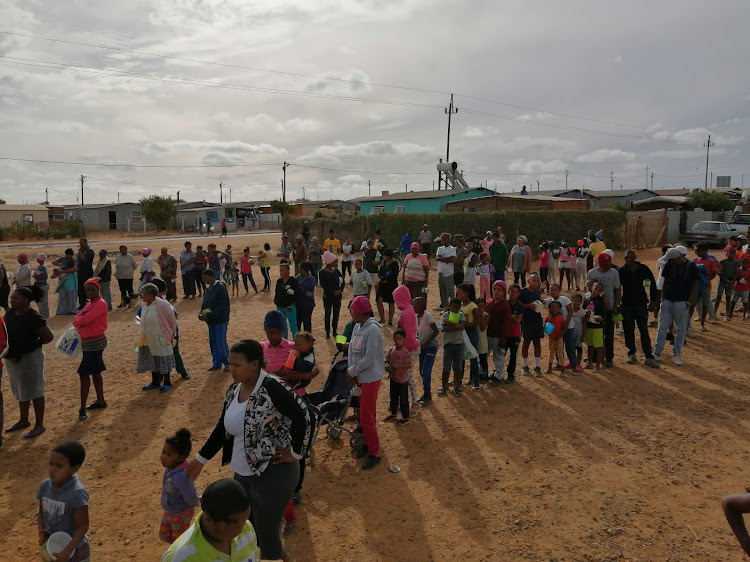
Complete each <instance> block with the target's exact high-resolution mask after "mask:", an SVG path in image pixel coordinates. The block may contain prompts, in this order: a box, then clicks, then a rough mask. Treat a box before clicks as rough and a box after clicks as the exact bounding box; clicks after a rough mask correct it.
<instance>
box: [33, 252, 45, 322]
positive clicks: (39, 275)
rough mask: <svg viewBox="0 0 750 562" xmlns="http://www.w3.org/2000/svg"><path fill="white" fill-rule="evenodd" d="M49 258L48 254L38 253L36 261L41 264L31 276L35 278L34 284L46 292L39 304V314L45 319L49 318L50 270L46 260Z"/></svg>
mask: <svg viewBox="0 0 750 562" xmlns="http://www.w3.org/2000/svg"><path fill="white" fill-rule="evenodd" d="M46 260H47V254H37V256H36V262H37V263H38V264H39V265H38V266H37V268H36V269H35V270H34V271H33V272H32V274H31V276H32V279H33V280H34V285H36V286H37V287H39V288H40V289H41V290H42V292H43V293H44V297H42V298H41V299H40V300H39V301H37V303H36V304H37V306H38V307H39V315H40V316H41V317H42V318H44V319H45V320H46V319H48V318H49V283H48V281H47V280H48V279H49V272H48V271H47V266H46V265H44V262H45V261H46Z"/></svg>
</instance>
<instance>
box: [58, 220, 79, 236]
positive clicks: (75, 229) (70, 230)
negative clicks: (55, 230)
mask: <svg viewBox="0 0 750 562" xmlns="http://www.w3.org/2000/svg"><path fill="white" fill-rule="evenodd" d="M63 231H64V232H65V235H66V236H70V237H71V238H80V237H81V236H83V223H81V222H79V221H65V226H63ZM63 238H64V237H63Z"/></svg>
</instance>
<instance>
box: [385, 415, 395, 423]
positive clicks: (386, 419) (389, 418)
mask: <svg viewBox="0 0 750 562" xmlns="http://www.w3.org/2000/svg"><path fill="white" fill-rule="evenodd" d="M395 419H396V414H388V415H387V416H386V417H384V418H383V421H384V422H389V421H393V420H395Z"/></svg>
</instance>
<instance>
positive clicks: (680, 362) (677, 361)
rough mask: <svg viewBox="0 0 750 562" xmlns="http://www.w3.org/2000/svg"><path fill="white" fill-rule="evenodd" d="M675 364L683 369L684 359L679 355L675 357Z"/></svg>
mask: <svg viewBox="0 0 750 562" xmlns="http://www.w3.org/2000/svg"><path fill="white" fill-rule="evenodd" d="M674 364H675V365H677V366H678V367H682V359H680V356H679V355H675V356H674Z"/></svg>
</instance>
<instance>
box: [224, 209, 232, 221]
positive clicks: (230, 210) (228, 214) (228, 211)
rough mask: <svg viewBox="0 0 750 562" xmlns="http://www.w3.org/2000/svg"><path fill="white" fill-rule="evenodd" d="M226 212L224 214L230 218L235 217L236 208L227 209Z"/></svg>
mask: <svg viewBox="0 0 750 562" xmlns="http://www.w3.org/2000/svg"><path fill="white" fill-rule="evenodd" d="M224 212H225V213H226V214H225V215H224V216H225V217H226V218H228V219H233V218H234V209H225V210H224Z"/></svg>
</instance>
